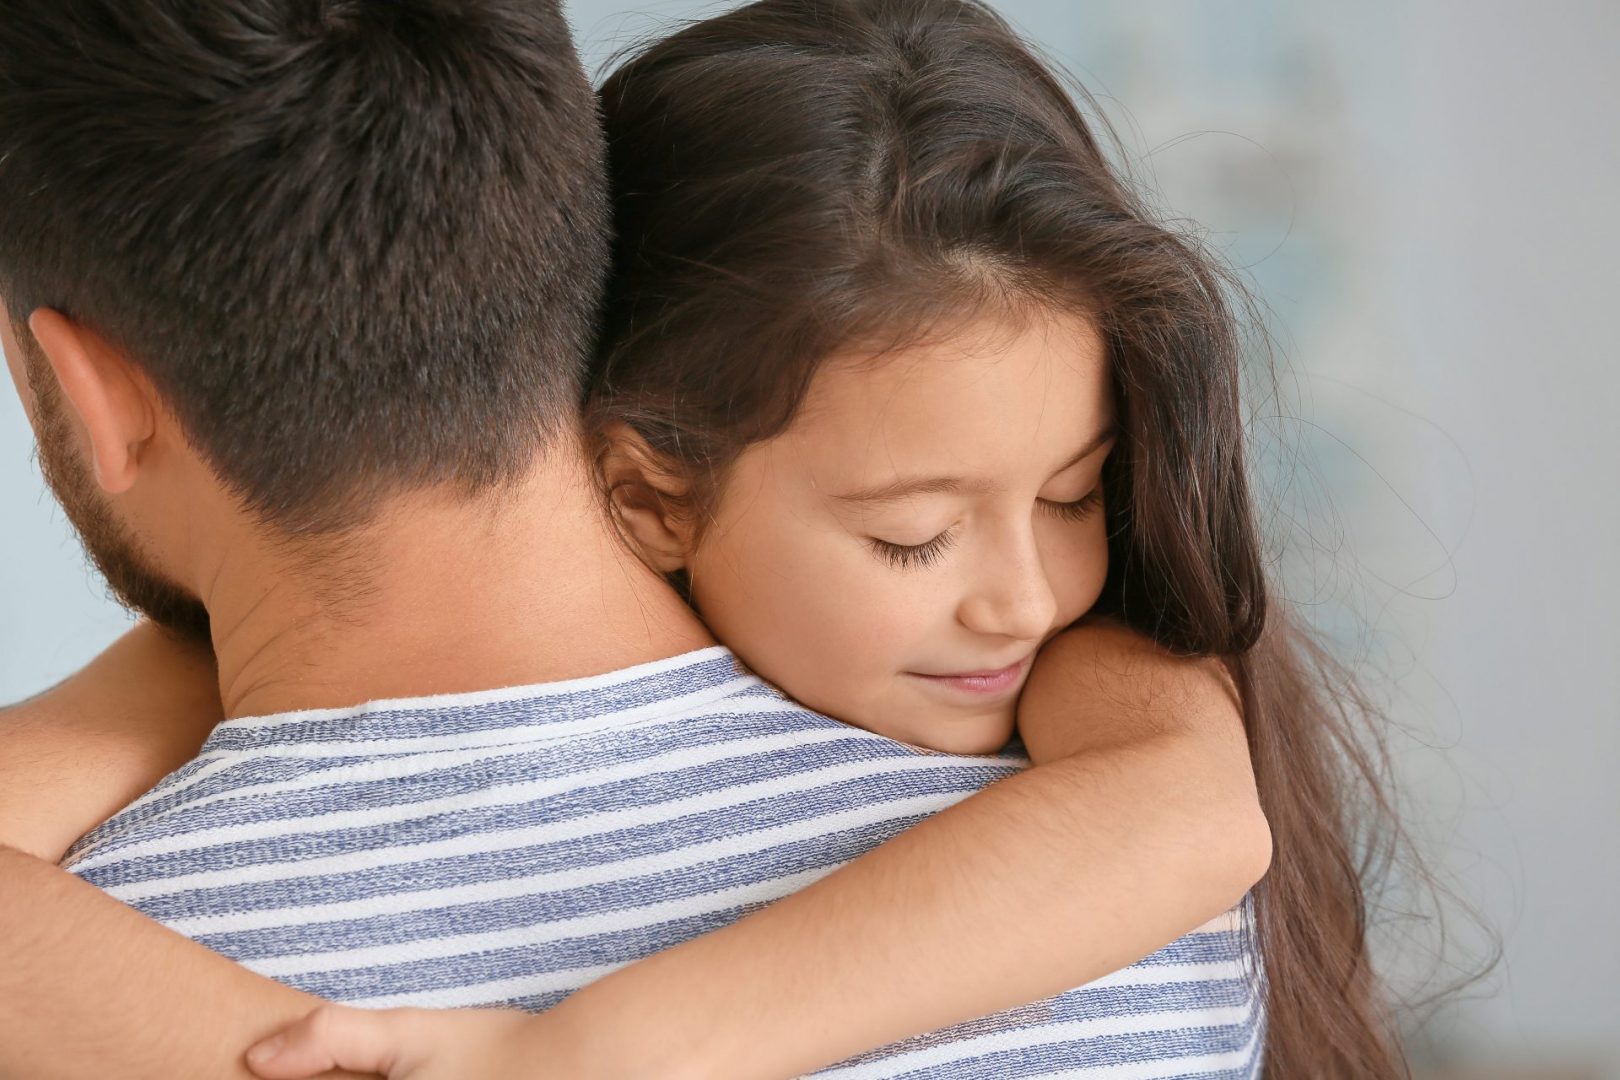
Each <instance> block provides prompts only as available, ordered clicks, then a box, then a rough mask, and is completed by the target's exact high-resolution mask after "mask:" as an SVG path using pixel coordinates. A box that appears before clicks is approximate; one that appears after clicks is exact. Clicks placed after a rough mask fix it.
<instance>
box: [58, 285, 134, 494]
mask: <svg viewBox="0 0 1620 1080" xmlns="http://www.w3.org/2000/svg"><path fill="white" fill-rule="evenodd" d="M28 329H29V331H30V332H32V333H33V335H34V340H35V341H37V342H38V343H39V350H40V352H41V353H42V354H43V355H44V357H45V361H46V363H47V364H48V365H49V366H50V372H51V374H52V375H54V376H55V378H56V384H57V386H58V387H59V388H60V390H61V398H62V403H63V406H64V408H65V409H66V410H67V412H68V413H69V414H70V415H71V416H73V417H75V418H76V419H77V421H78V426H79V427H80V428H82V429H83V430H84V432H85V434H86V435H87V436H88V439H89V445H90V463H91V468H92V471H93V473H94V475H95V478H96V483H97V484H99V485H100V486H101V489H102V490H103V491H105V492H107V493H108V494H109V495H120V494H123V493H124V492H126V491H128V490H129V489H130V487H131V486H132V485H133V484H134V483H135V474H136V473H137V472H138V471H139V468H140V459H141V450H142V449H143V448H144V447H145V446H146V444H147V442H148V441H149V440H150V439H151V438H152V436H153V435H154V434H155V433H156V430H157V409H156V402H155V401H154V400H153V397H152V394H151V390H150V386H149V384H148V383H147V382H146V380H145V379H144V378H143V377H142V376H141V374H140V373H139V372H138V371H137V370H136V368H135V367H134V365H133V364H131V363H130V362H129V359H128V358H127V357H125V356H124V354H123V353H122V352H121V351H120V350H118V349H117V348H115V347H114V346H113V345H112V344H111V343H110V342H108V341H107V340H106V339H105V338H103V337H102V336H101V335H100V334H97V333H96V332H95V331H94V330H91V329H89V328H88V327H85V326H82V325H80V324H79V323H76V322H74V321H73V320H72V319H70V318H68V317H67V316H66V315H63V314H62V313H61V312H60V311H55V310H52V309H51V308H39V309H38V310H36V311H35V312H34V313H33V314H32V315H30V316H29V317H28ZM42 374H43V373H42ZM41 392H46V393H48V392H49V391H48V390H46V389H45V388H36V394H37V393H41Z"/></svg>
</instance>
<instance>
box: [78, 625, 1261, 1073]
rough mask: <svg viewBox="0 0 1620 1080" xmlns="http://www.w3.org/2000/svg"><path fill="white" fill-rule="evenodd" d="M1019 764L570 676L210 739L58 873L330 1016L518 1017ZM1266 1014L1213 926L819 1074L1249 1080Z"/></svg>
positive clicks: (743, 910)
mask: <svg viewBox="0 0 1620 1080" xmlns="http://www.w3.org/2000/svg"><path fill="white" fill-rule="evenodd" d="M1022 764H1023V761H1022V759H1020V758H1018V757H1016V756H1013V755H1010V754H1008V755H1002V756H999V757H995V758H971V757H957V756H952V755H945V754H936V753H931V752H927V751H922V750H918V749H916V748H913V747H910V746H907V745H905V744H902V743H897V742H894V741H892V740H889V739H885V738H883V737H881V736H877V735H873V734H871V733H869V732H866V731H862V730H860V729H857V728H852V727H849V726H847V725H843V724H840V723H837V722H835V721H832V720H829V719H827V718H825V717H822V716H820V715H818V714H815V713H813V712H810V711H808V710H806V709H804V708H802V707H800V706H797V705H795V704H793V703H792V702H790V701H787V700H785V699H784V698H782V697H781V696H780V695H778V694H777V693H776V692H775V691H774V690H772V689H771V688H770V687H768V686H766V685H765V684H763V683H761V682H760V681H759V680H758V679H756V678H753V677H752V676H750V675H748V674H746V673H745V672H742V671H741V670H740V669H739V668H738V666H737V664H736V662H735V660H734V659H733V658H732V656H731V655H730V654H729V653H728V652H726V651H725V650H723V649H709V650H705V651H702V652H697V653H690V654H687V655H685V656H680V657H674V658H672V659H670V660H666V661H661V662H658V663H654V664H650V665H644V666H642V667H639V668H633V669H630V670H628V671H621V672H616V673H613V674H611V675H607V676H602V677H599V678H592V679H585V680H577V681H574V682H568V683H556V684H550V685H546V686H541V687H528V688H522V689H517V690H507V691H496V692H490V693H483V694H472V695H457V696H454V697H447V698H441V699H425V700H420V701H396V702H380V703H373V704H371V705H368V706H366V707H364V708H362V709H356V710H333V711H328V712H307V713H291V714H286V715H282V716H277V717H270V718H248V719H242V720H234V721H230V722H227V723H225V724H223V725H221V726H220V727H219V729H218V730H217V731H216V732H215V734H214V735H213V736H212V737H211V738H210V739H209V740H208V742H207V744H206V745H205V746H204V747H203V750H202V752H201V754H200V756H199V757H198V758H197V759H196V760H195V761H194V762H192V763H191V764H190V765H188V766H186V767H185V768H183V769H181V770H180V771H178V772H176V773H175V774H173V775H172V776H170V777H169V778H167V779H166V780H165V781H164V782H163V783H162V784H160V785H159V786H158V787H157V788H156V789H154V790H153V791H152V792H151V793H149V794H148V795H147V796H145V797H143V798H142V799H141V800H139V801H138V802H137V803H136V804H134V805H133V806H131V807H130V808H129V809H128V810H126V811H124V812H123V813H121V814H119V815H118V816H117V817H115V818H113V819H112V820H111V821H109V822H107V823H106V824H105V825H104V826H102V827H101V828H100V829H98V830H96V831H95V832H93V833H92V834H90V835H89V836H88V837H86V838H85V839H84V840H83V841H82V842H81V843H80V844H79V845H78V846H77V847H76V848H75V850H74V852H73V853H72V854H71V855H70V857H69V860H68V865H69V866H70V868H71V869H72V870H73V871H74V872H75V873H77V874H79V875H80V876H82V877H84V878H85V879H86V880H88V881H90V882H92V883H93V884H96V885H98V886H100V887H102V888H104V889H106V890H107V891H108V892H110V893H112V894H113V895H114V896H116V897H118V898H120V899H122V900H124V901H126V902H127V903H130V904H131V905H133V906H135V907H136V908H138V909H140V910H141V911H143V912H145V913H146V914H148V915H150V916H152V917H154V918H156V919H158V920H160V921H162V922H164V923H166V924H168V925H170V926H171V927H173V928H175V929H177V930H179V931H181V932H183V933H185V934H187V935H188V936H190V937H193V938H195V939H196V940H198V941H200V942H202V943H203V944H205V945H208V946H209V947H210V948H213V949H215V950H216V951H218V952H220V953H223V954H224V955H226V956H229V957H231V958H233V959H236V960H238V961H240V962H242V963H244V964H245V965H247V966H248V967H250V968H252V969H253V970H255V971H257V972H260V973H261V974H265V975H269V976H272V977H274V978H277V979H280V980H282V981H284V982H287V983H289V984H291V985H294V986H296V987H298V988H300V989H304V990H308V991H310V992H312V993H316V994H319V995H321V996H323V997H326V998H329V999H332V1000H336V1001H342V1002H348V1003H351V1004H359V1005H373V1006H383V1005H416V1006H470V1005H496V1004H505V1005H515V1006H519V1007H523V1008H528V1009H534V1010H538V1009H544V1008H547V1007H549V1006H550V1005H553V1004H555V1003H556V1002H557V1001H559V1000H561V998H563V997H564V996H566V995H567V994H568V993H570V992H572V991H573V990H576V989H578V988H579V987H581V986H583V985H585V984H586V983H589V982H591V981H593V980H595V979H597V978H600V977H601V976H603V975H605V974H607V973H608V972H609V971H611V970H613V969H614V968H615V967H618V966H621V965H623V964H627V963H630V962H633V961H635V960H637V959H639V958H641V957H643V956H647V955H649V954H651V953H654V952H658V951H660V950H662V949H665V948H668V947H670V946H672V945H675V944H677V943H679V942H681V941H684V940H687V939H689V938H692V937H695V936H697V935H699V934H703V933H706V932H708V931H710V930H713V929H716V928H718V927H720V926H723V925H725V924H727V923H729V922H732V921H734V920H735V919H737V918H739V917H741V916H743V915H745V914H747V913H748V912H749V911H751V910H754V909H756V908H758V907H760V906H762V905H764V904H767V903H769V902H771V901H772V900H775V899H777V898H779V897H781V896H783V895H786V894H787V893H790V892H793V891H796V890H798V889H800V888H803V887H804V886H805V885H807V884H809V883H810V882H811V881H814V880H815V879H816V878H818V877H821V876H823V875H824V874H826V873H828V872H830V871H831V870H833V869H835V868H836V867H837V866H839V865H841V864H843V863H845V862H847V861H849V860H850V859H853V858H855V857H857V856H858V855H860V854H861V853H863V852H865V851H867V850H869V849H871V848H872V847H875V846H876V845H878V844H880V843H882V842H883V841H885V840H887V839H888V838H889V837H891V836H893V835H895V834H896V833H898V832H899V831H901V830H902V829H904V828H906V827H908V826H910V825H912V824H915V823H916V822H917V821H918V820H920V819H921V818H922V817H925V816H927V815H928V814H931V813H934V812H937V811H938V810H940V809H943V808H944V807H946V806H949V805H951V804H952V803H955V802H957V801H959V800H960V799H962V798H964V797H965V796H967V795H969V794H971V793H973V792H974V791H977V790H978V789H980V788H982V787H984V786H985V785H987V784H989V783H991V782H993V781H995V780H997V779H1000V778H1002V777H1004V776H1006V775H1009V774H1010V773H1012V772H1014V771H1016V770H1017V769H1018V768H1020V767H1021V766H1022ZM1259 1002H1260V998H1259V994H1258V985H1257V978H1256V976H1255V973H1254V964H1253V954H1252V952H1251V951H1250V948H1249V945H1248V943H1247V941H1246V940H1245V937H1244V935H1243V933H1242V931H1241V927H1240V923H1239V920H1237V919H1236V918H1233V919H1230V920H1227V921H1225V923H1224V924H1222V925H1220V926H1213V925H1212V926H1211V927H1206V928H1204V929H1203V930H1201V931H1200V932H1198V933H1194V934H1191V935H1189V936H1188V937H1186V938H1183V939H1182V940H1181V941H1178V942H1176V943H1174V944H1172V945H1171V946H1169V947H1167V948H1166V949H1164V950H1161V951H1160V952H1159V953H1157V954H1155V955H1154V956H1152V957H1149V958H1147V959H1146V960H1144V961H1142V962H1141V963H1139V964H1137V965H1134V966H1133V967H1131V968H1128V969H1126V970H1124V971H1122V972H1119V973H1116V974H1114V975H1111V976H1108V977H1107V978H1104V979H1101V980H1098V981H1097V982H1095V983H1092V984H1089V985H1088V986H1086V987H1082V988H1079V989H1076V990H1072V991H1069V992H1068V993H1065V994H1063V995H1060V996H1059V997H1056V998H1052V999H1049V1000H1047V1001H1044V1002H1040V1003H1036V1004H1034V1005H1030V1006H1025V1007H1023V1008H1020V1009H1015V1010H1011V1011H1009V1012H1007V1013H1002V1014H998V1015H997V1016H995V1017H989V1018H985V1019H983V1020H979V1021H974V1022H971V1023H968V1024H964V1025H959V1026H958V1027H956V1028H952V1029H949V1030H948V1031H946V1032H941V1033H935V1034H932V1035H927V1036H921V1037H919V1038H917V1039H913V1040H909V1041H907V1042H906V1043H903V1044H898V1045H897V1046H895V1047H891V1048H886V1049H885V1050H883V1051H879V1052H875V1053H873V1054H869V1055H863V1056H862V1057H861V1058H859V1059H856V1061H855V1062H852V1063H849V1064H848V1069H849V1071H848V1072H845V1071H842V1070H832V1071H831V1072H832V1073H836V1074H837V1075H874V1076H894V1075H898V1074H901V1073H906V1074H911V1073H914V1072H915V1073H916V1074H918V1075H926V1076H998V1077H999V1076H1036V1075H1052V1074H1058V1073H1062V1074H1073V1073H1075V1072H1076V1071H1078V1070H1087V1069H1089V1068H1091V1067H1097V1068H1099V1069H1102V1070H1103V1072H1102V1073H1099V1075H1102V1074H1106V1075H1122V1076H1170V1075H1178V1076H1179V1075H1188V1074H1194V1075H1206V1074H1216V1075H1234V1076H1247V1075H1250V1074H1251V1073H1253V1072H1254V1071H1255V1069H1256V1068H1257V1062H1258V1060H1259V1031H1260V1029H1261V1028H1262V1026H1263V1017H1262V1013H1261V1006H1260V1003H1259Z"/></svg>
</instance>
